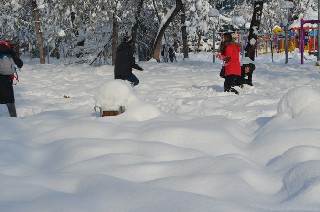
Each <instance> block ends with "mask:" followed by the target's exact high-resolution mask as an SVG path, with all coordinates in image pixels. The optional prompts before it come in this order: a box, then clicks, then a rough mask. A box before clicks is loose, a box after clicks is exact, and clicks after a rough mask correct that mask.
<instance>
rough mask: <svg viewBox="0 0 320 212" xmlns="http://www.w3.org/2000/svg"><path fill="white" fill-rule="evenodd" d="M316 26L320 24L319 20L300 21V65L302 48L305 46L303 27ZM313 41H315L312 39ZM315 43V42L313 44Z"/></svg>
mask: <svg viewBox="0 0 320 212" xmlns="http://www.w3.org/2000/svg"><path fill="white" fill-rule="evenodd" d="M307 23H310V24H316V23H320V20H303V19H301V20H300V54H301V64H303V53H304V46H305V35H306V34H305V30H304V27H303V25H304V24H307ZM314 41H316V40H315V39H314ZM314 43H315V42H314Z"/></svg>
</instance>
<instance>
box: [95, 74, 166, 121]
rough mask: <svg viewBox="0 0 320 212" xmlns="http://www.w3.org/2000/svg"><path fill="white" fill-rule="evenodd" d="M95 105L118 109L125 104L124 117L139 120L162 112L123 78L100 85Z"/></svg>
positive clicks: (104, 108)
mask: <svg viewBox="0 0 320 212" xmlns="http://www.w3.org/2000/svg"><path fill="white" fill-rule="evenodd" d="M95 106H98V107H101V108H102V109H103V110H118V109H119V107H120V106H125V111H126V112H125V113H124V114H123V118H129V119H130V120H132V119H134V120H138V121H143V120H148V119H152V118H156V117H158V116H160V115H161V114H162V113H161V112H160V111H159V109H158V108H157V107H156V106H154V105H152V104H148V103H146V102H144V101H142V100H141V99H139V98H138V97H137V96H136V93H135V91H134V90H133V88H132V87H131V85H130V84H129V83H128V82H127V81H123V80H112V81H109V82H107V83H105V84H103V85H102V86H100V87H99V88H98V89H97V93H96V95H95Z"/></svg>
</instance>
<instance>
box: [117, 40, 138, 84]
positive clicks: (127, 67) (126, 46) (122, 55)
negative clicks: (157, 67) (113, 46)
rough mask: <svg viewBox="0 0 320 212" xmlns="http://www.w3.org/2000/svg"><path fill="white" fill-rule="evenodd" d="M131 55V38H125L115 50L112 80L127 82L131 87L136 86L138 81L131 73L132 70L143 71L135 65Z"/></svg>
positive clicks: (132, 52) (132, 50) (132, 51)
mask: <svg viewBox="0 0 320 212" xmlns="http://www.w3.org/2000/svg"><path fill="white" fill-rule="evenodd" d="M133 54H134V49H133V46H132V38H130V37H129V36H125V37H124V39H123V41H122V43H121V44H120V45H119V46H118V48H117V53H116V62H115V66H114V78H115V79H122V80H127V81H129V82H130V83H131V85H132V86H136V85H138V84H139V79H138V78H137V77H136V76H135V75H134V74H133V73H132V69H133V68H134V69H137V70H139V71H143V69H142V68H141V67H140V66H139V65H138V64H136V62H135V58H134V55H133Z"/></svg>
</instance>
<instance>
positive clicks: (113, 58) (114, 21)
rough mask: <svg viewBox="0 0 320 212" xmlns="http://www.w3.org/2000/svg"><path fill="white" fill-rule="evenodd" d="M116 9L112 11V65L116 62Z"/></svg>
mask: <svg viewBox="0 0 320 212" xmlns="http://www.w3.org/2000/svg"><path fill="white" fill-rule="evenodd" d="M116 13H117V12H116V10H115V11H114V13H113V29H112V65H113V66H114V65H115V62H116V53H117V47H118V35H119V24H118V17H117V15H116Z"/></svg>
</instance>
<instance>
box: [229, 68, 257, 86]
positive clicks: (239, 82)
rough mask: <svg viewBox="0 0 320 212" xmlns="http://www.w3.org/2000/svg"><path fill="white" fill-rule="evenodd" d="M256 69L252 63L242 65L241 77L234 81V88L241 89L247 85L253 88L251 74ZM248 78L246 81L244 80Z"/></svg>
mask: <svg viewBox="0 0 320 212" xmlns="http://www.w3.org/2000/svg"><path fill="white" fill-rule="evenodd" d="M255 69H256V66H255V65H254V64H253V63H248V64H243V65H242V66H241V76H239V77H238V79H237V80H236V81H235V84H234V86H240V87H241V88H242V87H243V85H244V84H248V85H250V86H253V84H252V74H253V71H254V70H255ZM246 77H248V79H246Z"/></svg>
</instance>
